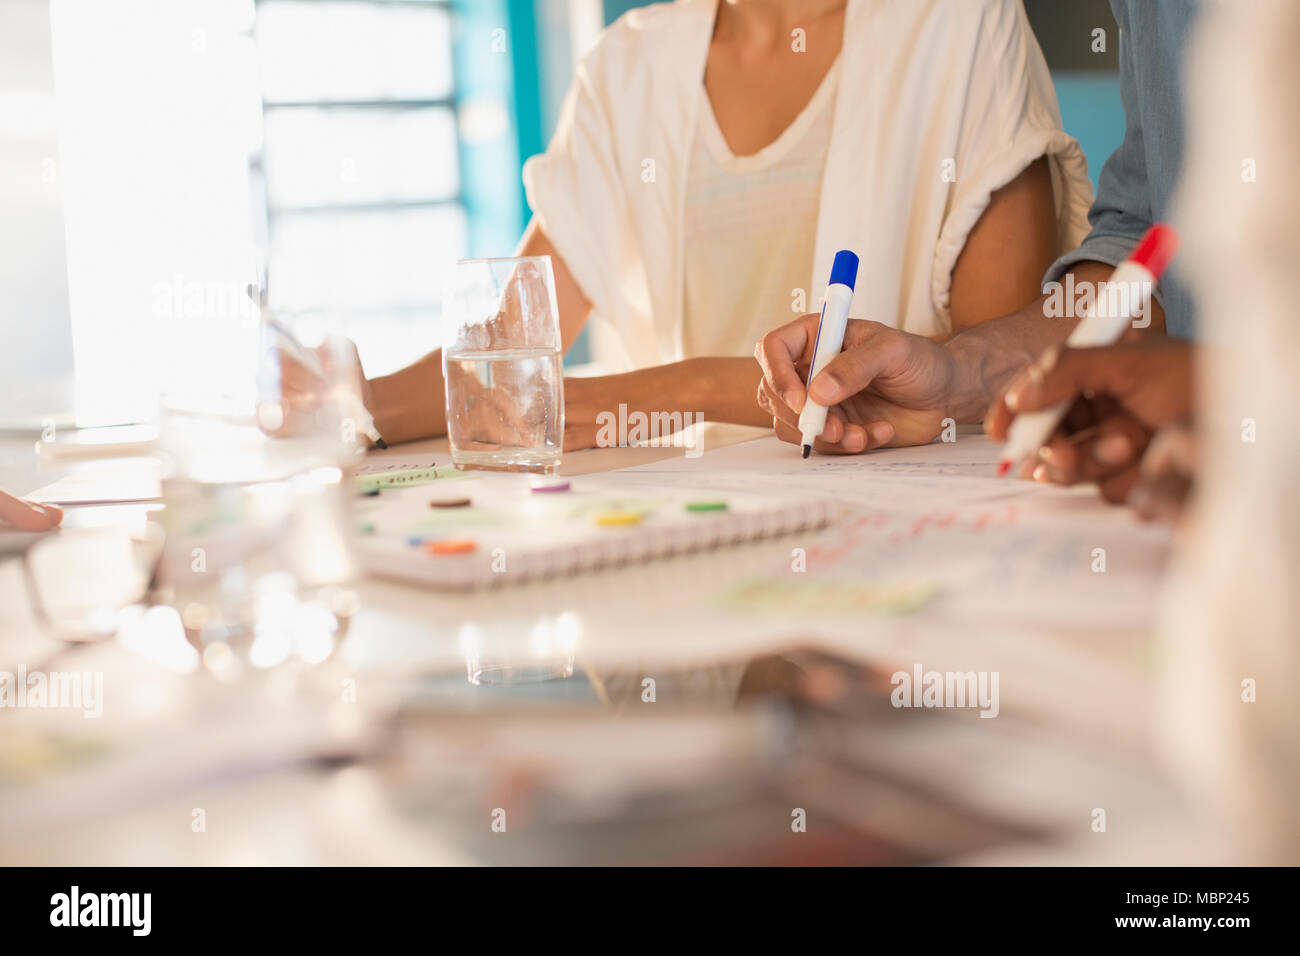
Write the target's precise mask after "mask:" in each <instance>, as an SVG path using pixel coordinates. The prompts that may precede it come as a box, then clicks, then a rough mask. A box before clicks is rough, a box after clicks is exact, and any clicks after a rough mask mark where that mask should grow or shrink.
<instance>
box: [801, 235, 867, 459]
mask: <svg viewBox="0 0 1300 956" xmlns="http://www.w3.org/2000/svg"><path fill="white" fill-rule="evenodd" d="M857 279H858V257H857V256H856V255H854V254H853V253H852V252H849V250H847V249H841V250H840V251H839V252H837V253H835V261H834V263H832V264H831V280H830V283H829V284H827V286H826V298H825V299H823V300H822V317H821V321H820V322H818V324H817V341H816V343H815V344H814V345H813V357H812V366H811V367H810V368H809V369H808V386H809V387H811V385H812V381H813V379H814V378H816V377H817V375H818V373H819V372H821V370H822V369H824V368H825V367H826V366H827V364H829V363H830V360H831V359H833V358H834V357H835V356H837V355H839V354H840V350H841V349H842V348H844V330H845V329H846V328H847V327H848V324H849V305H850V304H851V303H852V302H853V286H854V284H855V283H856V282H857ZM825 427H826V406H825V405H819V404H817V402H814V401H813V400H812V395H811V394H808V395H807V396H806V399H805V401H804V406H803V412H802V413H801V414H800V415H799V436H800V444H801V449H802V451H803V456H804V457H805V458H807V457H808V456H809V455H810V454H812V446H813V442H814V441H815V440H816V438H817V436H818V435H820V434H821V433H822V429H824V428H825Z"/></svg>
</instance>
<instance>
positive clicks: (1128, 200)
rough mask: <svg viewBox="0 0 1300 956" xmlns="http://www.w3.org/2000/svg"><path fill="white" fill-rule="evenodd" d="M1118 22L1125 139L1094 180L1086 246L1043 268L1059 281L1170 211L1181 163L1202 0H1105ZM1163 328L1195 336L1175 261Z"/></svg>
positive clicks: (1127, 247)
mask: <svg viewBox="0 0 1300 956" xmlns="http://www.w3.org/2000/svg"><path fill="white" fill-rule="evenodd" d="M1110 8H1111V11H1112V12H1113V13H1114V14H1115V22H1116V23H1118V24H1119V91H1120V97H1121V99H1122V100H1123V104H1124V141H1123V142H1122V143H1120V145H1119V147H1118V148H1117V149H1116V150H1115V151H1114V152H1113V153H1111V154H1110V158H1109V159H1107V160H1106V164H1105V165H1104V166H1102V168H1101V175H1100V176H1099V177H1098V178H1097V200H1096V201H1095V202H1094V203H1093V204H1092V208H1091V209H1090V210H1089V211H1088V222H1089V223H1091V224H1092V231H1091V232H1089V233H1088V235H1087V237H1086V238H1085V239H1084V240H1083V244H1082V245H1080V246H1079V248H1077V249H1075V250H1074V251H1073V252H1069V253H1066V254H1065V255H1064V256H1062V257H1061V258H1059V259H1057V260H1056V262H1054V263H1052V267H1051V268H1050V269H1048V270H1047V275H1045V276H1044V277H1043V281H1044V282H1049V281H1053V280H1058V279H1060V277H1061V276H1062V275H1063V274H1064V273H1065V272H1066V270H1067V269H1069V268H1070V267H1071V266H1072V265H1074V264H1075V263H1077V262H1085V261H1088V260H1092V261H1096V262H1105V263H1109V264H1110V265H1118V264H1119V263H1120V262H1121V261H1123V259H1124V258H1125V257H1126V256H1127V255H1128V254H1129V253H1130V252H1131V251H1132V250H1133V247H1134V246H1135V245H1137V241H1138V239H1140V238H1141V237H1142V233H1144V232H1146V230H1147V229H1148V227H1150V225H1151V224H1152V223H1153V222H1160V221H1162V220H1164V219H1165V218H1166V216H1167V215H1168V213H1169V199H1170V197H1171V196H1172V195H1173V191H1174V185H1175V184H1176V183H1177V181H1178V174H1179V172H1180V171H1181V168H1182V163H1183V102H1182V85H1181V80H1182V70H1183V55H1184V53H1185V52H1186V50H1187V42H1188V39H1189V36H1190V34H1191V31H1192V27H1193V25H1194V23H1195V20H1196V17H1197V14H1198V13H1199V12H1200V9H1201V3H1200V0H1110ZM1156 298H1157V299H1159V300H1160V304H1161V305H1162V306H1163V307H1164V310H1165V330H1166V331H1167V332H1168V334H1169V335H1170V336H1173V337H1175V338H1181V339H1189V338H1193V337H1195V334H1196V315H1195V308H1194V303H1193V301H1192V293H1191V290H1190V289H1189V288H1188V286H1187V284H1186V283H1185V281H1184V279H1183V276H1182V275H1181V274H1180V272H1179V269H1178V262H1177V260H1175V261H1174V263H1173V265H1171V266H1170V268H1169V271H1168V272H1167V273H1165V276H1164V278H1163V279H1162V280H1161V282H1160V285H1159V286H1158V287H1157V291H1156Z"/></svg>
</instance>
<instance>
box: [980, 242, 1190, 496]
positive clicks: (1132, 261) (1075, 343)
mask: <svg viewBox="0 0 1300 956" xmlns="http://www.w3.org/2000/svg"><path fill="white" fill-rule="evenodd" d="M1177 251H1178V233H1176V232H1175V231H1174V230H1173V229H1172V228H1171V227H1169V226H1166V225H1163V224H1160V223H1157V224H1156V225H1154V226H1152V227H1151V228H1150V229H1148V230H1147V233H1146V235H1145V236H1143V237H1142V241H1141V242H1139V243H1138V245H1137V248H1135V249H1134V250H1133V254H1132V255H1131V256H1129V257H1128V258H1127V259H1125V260H1124V261H1123V262H1121V263H1120V264H1119V266H1118V267H1117V268H1116V269H1115V271H1114V272H1113V273H1111V276H1110V279H1109V280H1108V282H1107V284H1108V289H1107V292H1108V293H1109V294H1107V295H1102V294H1098V295H1097V296H1096V297H1095V299H1094V306H1093V308H1092V309H1090V310H1089V311H1088V314H1086V315H1085V316H1084V317H1083V318H1082V319H1081V320H1080V322H1079V324H1078V325H1076V326H1075V328H1074V331H1073V332H1071V333H1070V337H1069V339H1067V340H1066V345H1067V346H1068V347H1069V348H1076V349H1077V348H1092V347H1096V346H1102V345H1112V344H1114V343H1115V342H1116V341H1118V340H1119V338H1120V336H1121V335H1123V334H1124V330H1125V329H1126V328H1128V327H1129V325H1130V323H1132V321H1133V319H1134V318H1136V317H1137V316H1139V315H1142V314H1143V313H1144V312H1145V311H1146V309H1147V308H1148V307H1149V306H1150V304H1151V295H1152V292H1153V291H1154V289H1155V284H1156V282H1157V281H1159V279H1160V276H1161V275H1162V274H1163V273H1164V271H1165V267H1166V266H1168V265H1169V261H1170V260H1171V259H1172V258H1173V257H1174V253H1175V252H1177ZM1124 291H1127V292H1129V293H1130V294H1128V295H1126V296H1121V295H1118V294H1115V293H1118V292H1124ZM1121 300H1122V301H1121ZM1069 408H1070V401H1068V400H1067V401H1062V402H1058V403H1057V404H1055V405H1053V406H1051V407H1050V408H1045V409H1042V410H1041V411H1037V412H1030V413H1027V414H1024V415H1020V416H1017V417H1016V419H1015V421H1013V422H1012V423H1011V427H1010V429H1009V431H1008V434H1007V443H1006V447H1005V448H1004V449H1003V453H1002V459H1001V461H1000V462H999V464H998V474H999V475H1005V474H1007V472H1009V471H1010V470H1011V467H1012V466H1013V465H1014V464H1016V463H1017V462H1019V461H1021V460H1022V459H1024V458H1025V457H1026V456H1028V455H1032V454H1034V453H1035V452H1037V451H1038V449H1039V448H1041V447H1042V446H1043V444H1044V443H1045V442H1046V441H1047V440H1048V438H1050V437H1051V435H1052V433H1053V432H1054V431H1055V430H1056V429H1057V427H1058V426H1059V425H1060V424H1061V420H1062V419H1063V418H1064V417H1065V413H1066V412H1067V411H1068V410H1069Z"/></svg>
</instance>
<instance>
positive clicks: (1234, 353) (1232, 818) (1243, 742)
mask: <svg viewBox="0 0 1300 956" xmlns="http://www.w3.org/2000/svg"><path fill="white" fill-rule="evenodd" d="M1297 43H1300V6H1298V5H1297V4H1295V3H1294V2H1292V0H1260V2H1258V3H1252V4H1230V5H1228V4H1225V5H1223V6H1221V7H1211V8H1208V9H1207V12H1206V15H1205V18H1204V22H1203V25H1202V27H1201V30H1200V34H1199V36H1198V39H1197V43H1196V46H1195V48H1194V50H1193V52H1192V54H1191V56H1190V58H1189V64H1188V69H1187V70H1186V76H1187V77H1188V78H1189V82H1190V83H1191V86H1192V90H1191V95H1189V96H1188V97H1187V98H1186V102H1187V103H1189V104H1199V107H1200V108H1199V109H1196V110H1193V111H1192V112H1191V115H1189V117H1188V121H1189V150H1188V165H1187V170H1186V176H1185V179H1184V182H1183V183H1182V187H1181V196H1180V200H1179V201H1180V204H1181V210H1180V211H1181V215H1180V216H1179V217H1178V220H1177V221H1178V222H1179V224H1180V226H1181V227H1182V234H1183V237H1184V239H1185V241H1186V247H1185V255H1186V258H1187V267H1188V268H1187V274H1188V275H1189V276H1193V277H1195V287H1196V290H1197V293H1198V296H1199V301H1200V306H1201V314H1202V315H1204V317H1205V329H1206V333H1207V336H1206V337H1207V340H1208V342H1209V343H1210V347H1209V348H1208V349H1207V350H1206V361H1204V362H1203V363H1202V368H1201V371H1200V377H1201V381H1200V389H1201V394H1202V396H1203V400H1202V401H1201V402H1200V406H1201V408H1202V410H1203V417H1202V426H1203V429H1204V430H1203V435H1202V443H1201V444H1202V455H1203V461H1202V468H1201V475H1202V478H1201V481H1200V483H1199V487H1198V499H1197V501H1196V502H1195V504H1194V506H1193V512H1192V516H1191V520H1190V522H1189V525H1188V527H1187V528H1185V529H1184V533H1185V536H1186V537H1185V540H1184V542H1183V546H1182V547H1181V548H1179V549H1176V552H1175V553H1176V554H1178V555H1179V560H1178V561H1177V562H1176V565H1175V570H1174V579H1173V580H1172V582H1171V586H1170V588H1169V591H1168V593H1167V602H1168V603H1167V607H1166V613H1165V618H1164V625H1163V641H1164V648H1163V660H1164V663H1165V685H1164V700H1163V712H1164V715H1165V718H1166V727H1165V739H1166V741H1167V743H1168V745H1169V747H1168V749H1169V750H1170V751H1171V752H1172V754H1173V756H1174V759H1175V761H1176V762H1177V764H1178V766H1179V768H1180V769H1181V770H1182V771H1183V772H1184V773H1185V774H1186V777H1187V780H1188V782H1189V783H1191V785H1192V786H1193V788H1194V790H1195V791H1196V794H1197V796H1198V797H1199V798H1200V799H1201V801H1202V803H1203V806H1204V807H1205V808H1206V809H1207V810H1209V811H1210V812H1211V813H1212V814H1214V815H1215V816H1216V817H1217V818H1218V820H1219V821H1221V822H1223V823H1226V825H1227V827H1228V830H1229V834H1230V836H1231V837H1232V838H1233V842H1234V844H1235V845H1236V846H1237V847H1238V848H1239V851H1240V856H1241V860H1240V862H1255V863H1290V864H1295V863H1297V862H1300V691H1298V689H1297V683H1300V639H1298V638H1300V624H1298V622H1300V589H1297V587H1296V582H1297V581H1298V580H1300V496H1298V495H1297V494H1296V486H1295V481H1296V478H1295V476H1296V474H1297V473H1300V432H1297V430H1296V428H1295V419H1294V415H1295V411H1294V402H1295V387H1294V385H1295V381H1296V376H1297V372H1300V325H1297V323H1296V312H1295V296H1296V289H1295V262H1296V260H1297V258H1300V230H1297V228H1296V223H1297V222H1298V221H1300V189H1298V188H1297V185H1296V181H1295V178H1294V176H1293V174H1292V170H1293V168H1294V157H1295V156H1296V154H1297V153H1300V108H1298V107H1300V102H1298V100H1300V61H1298V60H1297V59H1296V56H1295V48H1296V45H1297Z"/></svg>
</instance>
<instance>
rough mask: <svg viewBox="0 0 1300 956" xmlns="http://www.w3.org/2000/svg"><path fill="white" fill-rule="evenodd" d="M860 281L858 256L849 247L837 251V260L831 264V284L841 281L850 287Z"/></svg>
mask: <svg viewBox="0 0 1300 956" xmlns="http://www.w3.org/2000/svg"><path fill="white" fill-rule="evenodd" d="M857 281H858V257H857V256H855V255H854V254H853V253H851V252H849V250H847V249H841V250H840V251H839V252H837V253H835V262H833V263H832V264H831V285H834V284H835V283H837V282H838V283H839V284H840V285H846V286H848V287H849V288H850V289H852V288H853V284H854V283H855V282H857Z"/></svg>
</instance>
